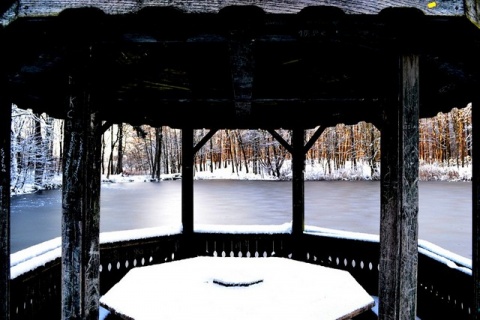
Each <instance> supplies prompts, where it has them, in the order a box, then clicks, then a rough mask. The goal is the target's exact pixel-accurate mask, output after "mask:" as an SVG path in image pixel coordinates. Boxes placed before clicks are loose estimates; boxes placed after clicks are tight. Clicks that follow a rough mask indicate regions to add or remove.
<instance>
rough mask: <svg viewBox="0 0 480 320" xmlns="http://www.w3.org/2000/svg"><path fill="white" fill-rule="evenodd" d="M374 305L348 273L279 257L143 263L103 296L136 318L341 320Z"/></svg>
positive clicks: (115, 309)
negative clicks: (231, 282) (225, 281)
mask: <svg viewBox="0 0 480 320" xmlns="http://www.w3.org/2000/svg"><path fill="white" fill-rule="evenodd" d="M226 273H230V274H226ZM218 275H220V277H228V278H229V279H237V280H240V281H244V280H245V277H246V276H247V277H248V278H249V279H262V280H263V281H261V282H259V283H256V284H253V285H250V286H231V287H228V286H223V285H219V284H216V283H214V281H213V280H214V279H215V278H216V277H217V276H218ZM237 276H238V278H236V277H237ZM374 303H375V302H374V299H373V298H372V297H371V296H370V295H369V294H368V293H367V292H366V291H365V290H364V289H363V288H362V287H361V286H360V285H359V284H358V283H357V282H356V281H355V279H354V278H353V277H352V276H351V275H350V273H348V272H346V271H342V270H337V269H331V268H326V267H322V266H318V265H313V264H308V263H303V262H298V261H294V260H290V259H286V258H275V257H269V258H250V259H246V258H234V257H226V258H214V257H197V258H190V259H184V260H178V261H173V262H166V263H163V264H159V265H152V266H146V267H137V268H134V269H131V270H130V271H129V272H128V273H127V275H126V276H125V277H124V278H123V279H122V280H121V281H120V282H118V283H117V284H115V285H114V286H113V287H112V288H111V289H110V290H109V291H108V292H107V293H106V294H105V295H103V296H102V297H101V298H100V304H101V305H102V306H103V307H104V308H106V309H108V310H110V311H112V312H115V313H118V314H122V315H127V316H128V317H131V318H134V319H136V320H149V319H207V318H208V319H211V320H214V319H232V320H235V319H267V318H276V319H289V320H290V319H319V317H320V318H321V319H341V318H342V317H343V316H344V315H345V314H349V313H351V312H356V311H358V310H366V309H368V308H371V307H373V305H374Z"/></svg>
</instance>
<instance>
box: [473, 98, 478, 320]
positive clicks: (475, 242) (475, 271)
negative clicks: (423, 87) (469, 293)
mask: <svg viewBox="0 0 480 320" xmlns="http://www.w3.org/2000/svg"><path fill="white" fill-rule="evenodd" d="M479 107H480V95H479V96H477V99H476V100H474V101H473V102H472V127H473V133H472V137H473V141H472V145H473V148H472V151H473V155H472V158H473V161H472V257H473V260H472V266H473V268H472V274H473V301H472V305H473V310H472V314H473V318H472V319H475V320H477V319H480V148H479V147H478V146H480V108H479Z"/></svg>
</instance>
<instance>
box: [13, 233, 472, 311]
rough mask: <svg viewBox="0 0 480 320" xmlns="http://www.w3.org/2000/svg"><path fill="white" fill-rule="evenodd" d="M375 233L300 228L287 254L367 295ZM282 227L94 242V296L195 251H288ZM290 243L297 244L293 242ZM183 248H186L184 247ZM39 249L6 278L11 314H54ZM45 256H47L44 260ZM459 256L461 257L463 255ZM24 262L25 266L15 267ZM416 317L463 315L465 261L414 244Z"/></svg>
mask: <svg viewBox="0 0 480 320" xmlns="http://www.w3.org/2000/svg"><path fill="white" fill-rule="evenodd" d="M377 238H378V237H375V236H372V237H365V236H361V237H357V236H355V235H354V234H350V235H345V234H336V233H328V232H318V231H315V232H306V233H305V234H304V237H303V239H301V240H300V241H301V244H302V246H301V252H297V253H296V254H295V259H297V260H301V261H304V262H306V263H314V264H319V265H324V266H328V267H332V268H338V269H343V270H347V271H349V272H350V273H351V274H352V275H353V276H354V277H355V278H356V279H357V281H358V282H359V283H360V284H361V285H362V286H363V287H364V288H365V289H366V290H367V291H368V292H369V293H370V294H371V295H373V296H376V295H377V293H378V265H379V242H378V239H377ZM292 243H293V242H292V236H291V234H289V233H288V232H266V233H258V232H257V233H244V232H242V233H238V232H230V233H228V232H223V233H220V232H217V231H215V232H211V231H200V232H196V233H195V234H194V237H193V238H190V239H188V240H187V239H185V238H184V237H183V235H182V234H181V233H176V234H165V235H156V236H148V237H144V238H142V239H133V240H118V241H108V242H102V244H101V267H100V268H101V269H100V270H101V272H100V277H101V278H100V283H101V294H104V293H105V292H107V291H108V290H109V289H110V288H111V287H112V286H113V285H114V284H115V283H116V282H118V281H119V280H120V279H121V278H122V277H123V276H124V275H125V274H126V273H127V272H128V271H129V270H130V269H132V268H135V267H139V266H144V265H151V264H158V263H164V262H168V261H172V260H177V259H181V258H183V257H184V256H185V252H189V254H192V253H193V255H197V256H204V255H209V256H235V257H269V256H279V257H287V258H288V257H292V254H293V246H292ZM297 243H298V242H297ZM187 249H188V250H187ZM55 250H59V249H56V248H55V249H54V250H52V251H49V252H47V253H44V254H40V255H39V256H38V257H37V258H36V259H39V260H40V262H39V266H38V267H36V268H33V270H30V269H29V267H27V266H28V265H31V261H24V262H20V263H18V264H17V265H16V266H15V267H12V270H13V269H15V272H12V273H15V274H14V277H13V279H12V280H11V308H12V314H11V318H12V319H40V318H42V317H47V318H48V319H60V297H61V290H60V286H61V270H60V257H59V251H58V252H57V253H55ZM45 255H50V256H51V257H47V258H45V257H44V256H45ZM465 260H466V259H465ZM22 264H26V265H27V266H25V268H27V269H28V270H27V271H25V272H22V271H18V270H19V268H20V270H21V268H22ZM418 279H419V281H418V282H419V290H418V309H417V314H418V316H419V317H420V318H421V319H422V320H424V319H439V318H442V319H446V318H448V319H469V318H470V314H471V301H472V299H473V289H472V285H473V280H472V276H471V267H470V266H468V263H467V264H462V261H455V260H452V259H451V258H447V257H446V256H444V255H441V254H439V253H435V252H431V251H429V250H428V248H427V249H426V248H423V247H420V248H419V272H418Z"/></svg>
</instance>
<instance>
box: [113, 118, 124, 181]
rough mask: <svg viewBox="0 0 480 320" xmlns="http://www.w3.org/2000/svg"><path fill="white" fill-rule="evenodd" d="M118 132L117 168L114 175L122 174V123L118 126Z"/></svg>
mask: <svg viewBox="0 0 480 320" xmlns="http://www.w3.org/2000/svg"><path fill="white" fill-rule="evenodd" d="M117 127H118V131H117V140H118V148H117V167H116V169H115V174H121V173H123V123H119V124H118V126H117Z"/></svg>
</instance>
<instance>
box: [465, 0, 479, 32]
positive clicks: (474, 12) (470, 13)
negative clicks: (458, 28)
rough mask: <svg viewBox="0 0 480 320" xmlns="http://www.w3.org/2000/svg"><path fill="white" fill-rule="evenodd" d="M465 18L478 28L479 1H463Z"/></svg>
mask: <svg viewBox="0 0 480 320" xmlns="http://www.w3.org/2000/svg"><path fill="white" fill-rule="evenodd" d="M464 2H465V16H466V17H467V18H468V19H469V20H470V21H471V22H472V23H473V24H475V25H476V26H477V27H478V28H480V0H465V1H464Z"/></svg>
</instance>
